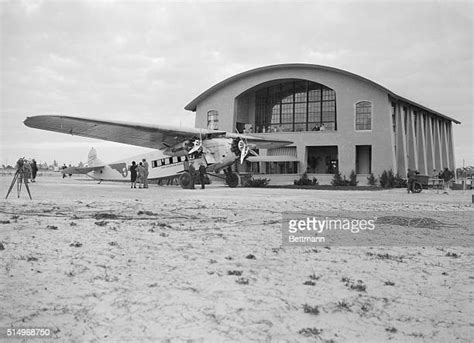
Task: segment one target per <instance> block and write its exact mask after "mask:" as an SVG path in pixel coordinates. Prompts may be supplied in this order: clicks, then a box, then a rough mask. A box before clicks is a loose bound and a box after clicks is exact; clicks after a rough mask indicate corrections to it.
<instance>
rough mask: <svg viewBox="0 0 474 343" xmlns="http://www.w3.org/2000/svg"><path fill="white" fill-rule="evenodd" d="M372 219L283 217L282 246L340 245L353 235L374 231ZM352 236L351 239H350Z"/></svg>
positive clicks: (348, 240)
mask: <svg viewBox="0 0 474 343" xmlns="http://www.w3.org/2000/svg"><path fill="white" fill-rule="evenodd" d="M375 221H376V218H373V219H339V218H329V217H324V218H318V217H314V216H303V215H295V214H293V215H291V214H286V215H285V214H284V215H283V226H282V236H283V237H282V238H283V245H291V246H298V245H303V246H305V245H313V244H315V243H316V244H317V243H325V244H338V243H339V244H340V243H344V242H345V243H347V242H350V241H352V240H353V238H354V235H355V234H360V233H362V232H364V233H367V232H369V231H373V230H374V229H375ZM351 236H352V237H351Z"/></svg>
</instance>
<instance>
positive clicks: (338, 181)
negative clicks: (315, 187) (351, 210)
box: [331, 171, 349, 186]
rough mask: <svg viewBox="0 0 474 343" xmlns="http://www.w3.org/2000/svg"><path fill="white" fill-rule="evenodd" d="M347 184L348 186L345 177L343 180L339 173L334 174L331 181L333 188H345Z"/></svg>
mask: <svg viewBox="0 0 474 343" xmlns="http://www.w3.org/2000/svg"><path fill="white" fill-rule="evenodd" d="M348 184H349V180H347V179H346V177H345V176H344V178H343V177H342V176H341V173H340V172H339V171H337V172H336V174H334V176H333V178H332V181H331V185H333V186H347V185H348Z"/></svg>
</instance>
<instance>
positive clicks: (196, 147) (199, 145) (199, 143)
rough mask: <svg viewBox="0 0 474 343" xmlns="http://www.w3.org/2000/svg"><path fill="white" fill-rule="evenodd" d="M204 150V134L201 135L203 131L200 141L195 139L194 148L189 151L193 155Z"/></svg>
mask: <svg viewBox="0 0 474 343" xmlns="http://www.w3.org/2000/svg"><path fill="white" fill-rule="evenodd" d="M202 149H203V146H202V133H201V130H199V139H197V138H196V139H195V140H194V141H193V147H192V148H191V150H189V152H188V154H190V155H191V154H193V153H195V152H198V151H199V152H200V151H202Z"/></svg>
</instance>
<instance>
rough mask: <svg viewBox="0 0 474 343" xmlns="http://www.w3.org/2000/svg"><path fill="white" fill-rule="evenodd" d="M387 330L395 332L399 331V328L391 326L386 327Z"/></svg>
mask: <svg viewBox="0 0 474 343" xmlns="http://www.w3.org/2000/svg"><path fill="white" fill-rule="evenodd" d="M385 331H387V332H390V333H395V332H397V331H398V330H397V328H396V327H394V326H391V327H389V328H385Z"/></svg>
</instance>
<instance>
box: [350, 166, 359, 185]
mask: <svg viewBox="0 0 474 343" xmlns="http://www.w3.org/2000/svg"><path fill="white" fill-rule="evenodd" d="M358 183H359V181H357V174H356V173H355V171H354V170H352V171H351V175H349V186H357V184H358Z"/></svg>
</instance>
